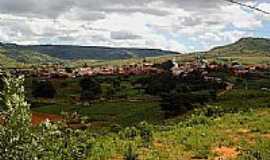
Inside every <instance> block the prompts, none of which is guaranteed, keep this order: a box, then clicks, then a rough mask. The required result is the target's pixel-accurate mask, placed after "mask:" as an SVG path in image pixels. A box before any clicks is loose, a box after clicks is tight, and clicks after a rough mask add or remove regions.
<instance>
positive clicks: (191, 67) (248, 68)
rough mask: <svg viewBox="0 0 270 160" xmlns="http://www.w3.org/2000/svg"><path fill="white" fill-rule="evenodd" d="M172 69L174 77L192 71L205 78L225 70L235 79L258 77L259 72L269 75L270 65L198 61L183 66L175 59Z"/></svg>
mask: <svg viewBox="0 0 270 160" xmlns="http://www.w3.org/2000/svg"><path fill="white" fill-rule="evenodd" d="M172 62H173V65H174V66H173V67H172V68H171V71H172V73H173V74H174V75H176V76H179V75H182V76H185V75H187V74H188V73H190V72H193V71H200V72H201V73H202V75H205V77H207V74H208V72H209V71H218V70H224V71H225V70H226V71H229V72H230V74H231V75H233V76H236V77H243V76H245V75H258V74H259V71H269V73H270V65H267V64H255V65H241V64H239V63H234V64H218V63H215V62H211V63H209V62H208V61H207V60H204V59H202V60H200V61H194V62H187V63H184V64H178V63H177V62H176V61H175V59H174V60H173V61H172Z"/></svg>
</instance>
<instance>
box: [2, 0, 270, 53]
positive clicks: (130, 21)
mask: <svg viewBox="0 0 270 160" xmlns="http://www.w3.org/2000/svg"><path fill="white" fill-rule="evenodd" d="M249 3H250V2H249ZM258 7H260V8H262V9H265V10H270V9H269V8H270V3H266V2H265V3H260V4H259V5H258ZM269 20H270V19H269V17H267V16H262V15H261V13H258V12H253V11H251V10H248V9H244V8H242V7H240V6H237V5H232V4H230V3H225V2H223V1H217V0H189V1H187V0H186V1H182V0H181V1H180V0H159V1H156V0H140V1H138V0H128V1H127V0H99V1H97V0H77V1H72V0H57V1H51V0H39V1H36V0H25V1H21V0H2V1H0V41H4V42H16V43H20V44H27V43H29V44H32V43H34V44H39V43H55V44H77V45H106V46H114V47H147V48H161V49H169V50H175V51H181V52H185V51H193V50H201V49H209V48H210V47H212V46H215V45H222V44H225V43H230V42H233V41H235V40H237V39H238V38H241V37H244V36H253V35H254V34H253V32H250V31H249V30H254V29H256V28H260V27H263V22H264V21H269ZM183 41H190V42H189V43H188V44H186V45H184V44H182V43H181V42H183ZM191 42H193V44H192V43H191ZM198 46H201V47H200V48H197V47H198Z"/></svg>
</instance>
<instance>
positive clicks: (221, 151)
mask: <svg viewBox="0 0 270 160" xmlns="http://www.w3.org/2000/svg"><path fill="white" fill-rule="evenodd" d="M213 151H214V152H215V153H217V154H218V155H219V156H221V157H217V158H216V159H219V160H220V159H221V160H223V159H233V158H236V157H237V155H238V154H239V152H238V151H237V150H236V148H229V147H219V148H215V149H214V150H213Z"/></svg>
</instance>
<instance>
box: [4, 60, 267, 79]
mask: <svg viewBox="0 0 270 160" xmlns="http://www.w3.org/2000/svg"><path fill="white" fill-rule="evenodd" d="M172 63H173V67H172V68H171V72H172V73H173V74H174V75H176V76H179V75H181V76H185V75H187V74H188V73H191V72H193V71H200V72H201V73H202V75H204V77H206V78H208V76H207V75H208V72H209V71H211V70H225V69H226V70H227V71H229V72H230V73H231V74H232V75H234V76H239V77H241V76H245V75H246V74H249V75H250V74H258V71H264V70H269V71H270V66H269V65H263V64H256V65H245V66H244V65H241V64H238V63H234V64H218V63H214V62H211V63H209V62H208V61H207V60H205V59H200V60H196V61H194V62H186V63H182V64H178V63H177V62H176V60H175V59H173V60H172ZM8 70H9V72H11V73H12V74H15V75H21V74H23V75H25V76H28V77H40V78H48V79H50V78H55V79H57V78H76V77H84V76H94V75H125V76H129V75H151V74H159V73H162V72H163V70H162V69H159V68H156V67H154V64H153V63H149V62H144V63H142V64H135V63H134V64H130V65H124V66H121V67H119V66H100V67H81V68H68V67H64V66H62V65H45V66H40V67H38V68H23V69H19V68H8ZM2 73H3V70H2V69H1V66H0V75H1V74H2Z"/></svg>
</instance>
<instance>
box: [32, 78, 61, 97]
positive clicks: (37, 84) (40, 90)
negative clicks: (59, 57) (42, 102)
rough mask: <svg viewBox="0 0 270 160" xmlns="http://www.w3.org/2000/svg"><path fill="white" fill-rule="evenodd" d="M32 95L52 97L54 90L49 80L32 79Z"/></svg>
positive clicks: (54, 93)
mask: <svg viewBox="0 0 270 160" xmlns="http://www.w3.org/2000/svg"><path fill="white" fill-rule="evenodd" d="M32 95H33V97H35V98H54V97H55V95H56V90H55V88H54V86H53V84H52V83H51V82H50V81H47V80H42V81H39V80H34V81H33V90H32Z"/></svg>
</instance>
